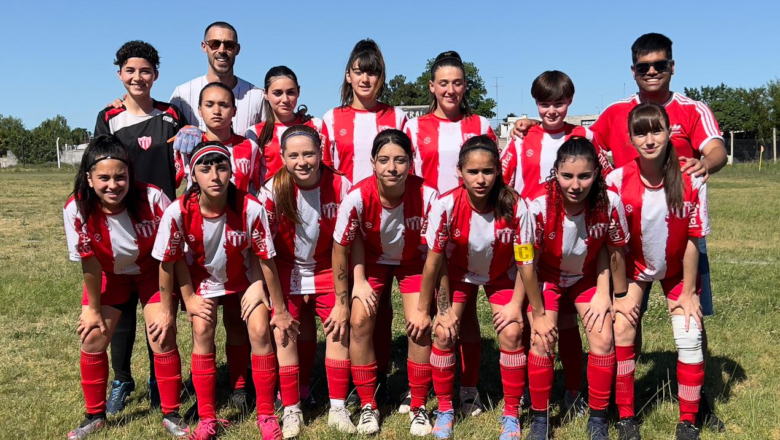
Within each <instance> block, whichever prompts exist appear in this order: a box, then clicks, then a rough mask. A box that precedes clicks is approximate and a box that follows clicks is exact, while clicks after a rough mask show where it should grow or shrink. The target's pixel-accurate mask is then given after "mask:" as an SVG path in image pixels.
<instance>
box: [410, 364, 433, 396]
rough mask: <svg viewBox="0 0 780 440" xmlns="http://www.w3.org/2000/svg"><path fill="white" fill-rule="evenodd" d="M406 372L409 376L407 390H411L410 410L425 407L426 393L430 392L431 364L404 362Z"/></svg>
mask: <svg viewBox="0 0 780 440" xmlns="http://www.w3.org/2000/svg"><path fill="white" fill-rule="evenodd" d="M406 370H407V374H408V375H409V389H411V390H412V403H411V405H410V406H411V407H412V408H419V407H421V406H423V405H425V401H426V400H428V391H430V390H431V364H430V363H427V362H426V363H424V364H418V363H417V362H414V361H412V360H411V359H407V360H406Z"/></svg>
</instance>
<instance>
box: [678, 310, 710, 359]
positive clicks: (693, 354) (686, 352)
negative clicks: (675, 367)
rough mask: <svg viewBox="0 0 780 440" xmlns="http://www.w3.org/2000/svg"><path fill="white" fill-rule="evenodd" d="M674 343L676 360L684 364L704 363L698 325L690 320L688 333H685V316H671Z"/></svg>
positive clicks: (700, 333) (700, 332)
mask: <svg viewBox="0 0 780 440" xmlns="http://www.w3.org/2000/svg"><path fill="white" fill-rule="evenodd" d="M672 330H673V331H674V343H675V345H676V346H677V359H678V360H679V361H680V362H682V363H684V364H700V363H702V362H704V351H703V350H702V331H701V329H700V328H699V325H698V324H697V323H696V321H694V320H693V319H691V321H690V324H689V329H688V331H685V316H682V315H674V316H672Z"/></svg>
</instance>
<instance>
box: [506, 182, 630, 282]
mask: <svg viewBox="0 0 780 440" xmlns="http://www.w3.org/2000/svg"><path fill="white" fill-rule="evenodd" d="M554 184H555V183H554ZM607 197H608V198H609V207H608V211H607V212H605V213H600V214H599V213H587V212H586V211H588V210H589V209H590V207H587V208H585V210H583V211H582V212H580V213H579V214H577V215H573V216H572V215H567V214H566V213H565V211H564V210H563V207H561V209H560V210H559V211H560V212H556V213H551V212H548V208H549V207H548V196H547V191H546V188H545V187H544V186H542V187H541V188H539V189H538V190H537V192H536V193H534V194H533V196H532V198H531V199H530V200H529V201H528V212H527V215H528V216H529V221H525V222H521V227H527V228H531V230H530V231H524V233H523V234H521V236H523V237H527V238H530V239H531V240H530V241H529V242H528V243H520V244H533V245H534V248H536V250H537V252H538V253H539V258H538V259H537V261H536V264H537V269H536V270H537V273H538V274H539V281H541V282H546V283H553V284H555V285H556V286H558V287H571V286H573V285H574V284H575V283H576V282H577V281H579V280H580V279H582V278H583V276H584V275H586V274H595V273H596V270H597V269H596V267H597V257H598V254H599V251H600V250H601V248H602V247H603V246H604V245H605V244H608V245H610V246H615V247H622V246H625V245H626V244H627V243H628V239H629V231H628V223H627V222H626V214H625V211H624V209H623V204H622V203H621V201H620V196H618V195H617V193H615V192H613V191H607ZM551 215H553V216H554V217H555V218H552V217H551ZM518 264H527V263H522V262H518Z"/></svg>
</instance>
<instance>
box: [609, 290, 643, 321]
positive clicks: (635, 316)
mask: <svg viewBox="0 0 780 440" xmlns="http://www.w3.org/2000/svg"><path fill="white" fill-rule="evenodd" d="M618 314H621V315H623V316H625V318H626V319H628V322H630V323H631V325H633V326H634V327H636V326H637V325H639V304H637V303H636V302H634V300H633V299H631V298H629V297H628V295H626V296H624V297H623V298H615V303H614V304H612V321H613V322H614V321H615V318H617V315H618Z"/></svg>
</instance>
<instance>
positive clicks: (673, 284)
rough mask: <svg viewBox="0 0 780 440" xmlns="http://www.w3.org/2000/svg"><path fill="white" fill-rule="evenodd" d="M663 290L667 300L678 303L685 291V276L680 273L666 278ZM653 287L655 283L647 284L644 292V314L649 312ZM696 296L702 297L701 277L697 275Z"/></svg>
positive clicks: (662, 281) (662, 282)
mask: <svg viewBox="0 0 780 440" xmlns="http://www.w3.org/2000/svg"><path fill="white" fill-rule="evenodd" d="M660 282H661V289H663V291H664V295H665V296H666V298H667V299H670V300H672V301H677V299H678V298H679V297H680V294H682V290H683V274H682V272H680V273H679V274H677V275H674V276H671V277H668V278H664V279H662V280H661V281H660ZM651 287H653V282H647V288H646V289H645V292H644V298H642V312H645V311H646V310H647V301H648V299H649V297H650V289H651ZM696 294H697V295H699V296H701V277H700V276H699V275H698V274H697V275H696Z"/></svg>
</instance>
